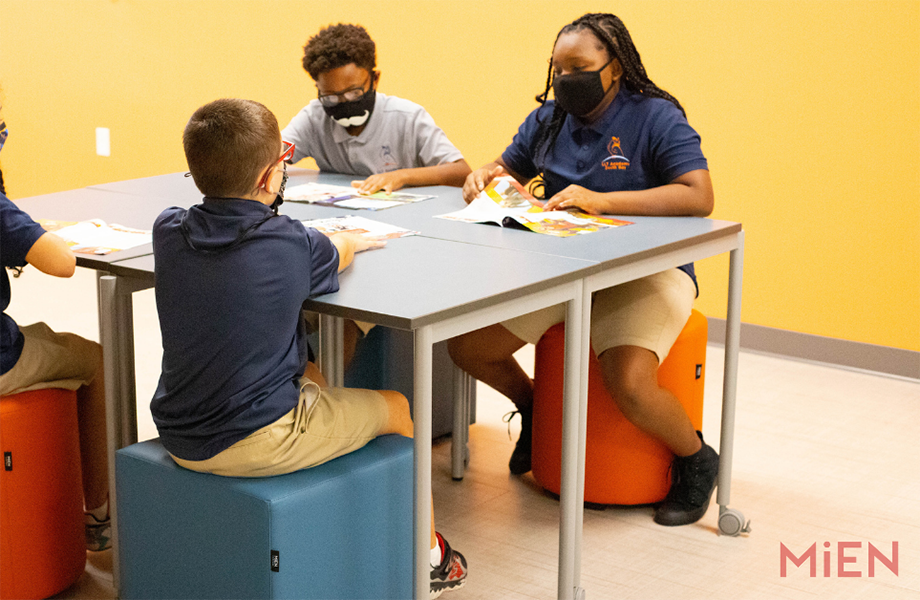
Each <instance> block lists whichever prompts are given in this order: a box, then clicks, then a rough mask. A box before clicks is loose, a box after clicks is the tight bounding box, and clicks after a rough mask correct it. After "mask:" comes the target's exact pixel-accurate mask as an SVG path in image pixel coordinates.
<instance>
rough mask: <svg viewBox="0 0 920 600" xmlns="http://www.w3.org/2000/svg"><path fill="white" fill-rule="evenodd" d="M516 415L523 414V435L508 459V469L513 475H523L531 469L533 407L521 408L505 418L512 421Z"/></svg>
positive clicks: (506, 420) (509, 421)
mask: <svg viewBox="0 0 920 600" xmlns="http://www.w3.org/2000/svg"><path fill="white" fill-rule="evenodd" d="M514 415H521V437H519V438H518V441H517V444H515V446H514V452H512V453H511V460H510V461H508V469H510V471H511V474H512V475H523V474H524V473H526V472H527V471H529V470H530V453H531V448H532V445H533V407H528V408H523V409H522V408H519V409H518V410H516V411H513V412H510V413H508V414H507V415H505V417H504V420H505V422H506V423H509V426H508V427H509V429H510V427H511V426H510V423H511V419H512V418H514Z"/></svg>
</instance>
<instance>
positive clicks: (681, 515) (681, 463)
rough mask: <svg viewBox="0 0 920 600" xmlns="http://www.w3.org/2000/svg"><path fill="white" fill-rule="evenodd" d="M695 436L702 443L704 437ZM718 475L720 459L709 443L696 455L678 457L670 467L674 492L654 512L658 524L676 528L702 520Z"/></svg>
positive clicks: (670, 492)
mask: <svg viewBox="0 0 920 600" xmlns="http://www.w3.org/2000/svg"><path fill="white" fill-rule="evenodd" d="M696 434H697V435H698V436H699V437H700V441H701V442H703V434H702V433H700V432H699V431H697V432H696ZM718 474H719V455H718V454H717V453H716V451H715V450H713V449H712V447H710V446H708V445H707V444H706V442H703V447H702V448H701V449H700V450H699V451H698V452H697V453H696V454H692V455H690V456H677V457H675V458H674V462H672V463H671V489H670V490H669V491H668V495H667V496H666V497H665V499H664V500H662V501H661V504H659V505H658V508H656V509H655V522H656V523H658V524H659V525H667V526H669V527H673V526H676V525H689V524H690V523H696V522H697V521H699V520H700V519H702V518H703V515H704V514H706V509H708V508H709V501H710V500H711V499H712V490H713V489H715V487H716V477H717V476H718Z"/></svg>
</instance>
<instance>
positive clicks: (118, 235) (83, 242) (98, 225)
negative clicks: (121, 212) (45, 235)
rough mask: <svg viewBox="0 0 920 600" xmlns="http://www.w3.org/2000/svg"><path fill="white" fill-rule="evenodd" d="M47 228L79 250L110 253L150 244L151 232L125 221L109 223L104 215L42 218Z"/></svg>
mask: <svg viewBox="0 0 920 600" xmlns="http://www.w3.org/2000/svg"><path fill="white" fill-rule="evenodd" d="M38 223H39V225H41V226H42V227H44V228H45V231H53V232H54V233H55V234H56V235H58V236H60V237H62V238H63V239H64V241H66V242H67V245H68V246H70V249H71V250H73V251H74V252H77V253H79V254H97V255H98V254H109V253H110V252H117V251H119V250H127V249H128V248H134V247H135V246H142V245H144V244H149V243H151V241H152V237H151V233H150V232H149V231H144V230H141V229H132V228H130V227H125V226H124V225H115V224H113V225H107V224H106V223H105V221H102V220H101V219H91V220H89V221H80V222H76V221H50V220H45V219H41V220H39V221H38Z"/></svg>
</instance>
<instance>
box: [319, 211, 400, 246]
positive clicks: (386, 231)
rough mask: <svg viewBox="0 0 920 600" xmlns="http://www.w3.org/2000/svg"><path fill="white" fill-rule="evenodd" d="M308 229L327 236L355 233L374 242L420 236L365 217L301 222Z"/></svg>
mask: <svg viewBox="0 0 920 600" xmlns="http://www.w3.org/2000/svg"><path fill="white" fill-rule="evenodd" d="M301 222H302V223H303V224H304V225H305V226H307V227H313V228H314V229H318V230H320V231H321V232H323V233H325V234H326V235H332V234H334V233H354V234H356V235H361V236H363V237H366V238H369V239H372V240H394V239H396V238H401V237H405V236H407V235H418V232H417V231H411V230H409V229H403V228H402V227H396V226H395V225H388V224H387V223H380V222H379V221H372V220H371V219H365V218H364V217H355V216H347V217H332V218H329V219H311V220H309V221H301Z"/></svg>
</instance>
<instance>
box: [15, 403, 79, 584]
mask: <svg viewBox="0 0 920 600" xmlns="http://www.w3.org/2000/svg"><path fill="white" fill-rule="evenodd" d="M0 449H2V452H3V469H2V470H0V598H2V599H3V600H11V599H14V598H15V599H17V600H19V599H24V598H47V597H48V596H53V595H54V594H57V593H58V592H60V591H62V590H65V589H67V588H68V587H70V586H71V585H72V584H73V583H74V582H75V581H76V580H77V579H79V578H80V576H81V575H82V574H83V571H84V570H85V568H86V541H85V534H84V527H83V485H82V479H81V468H80V437H79V430H78V428H77V394H76V392H73V391H71V390H63V389H58V388H47V389H43V390H34V391H31V392H21V393H19V394H13V395H10V396H3V397H2V398H0Z"/></svg>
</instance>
